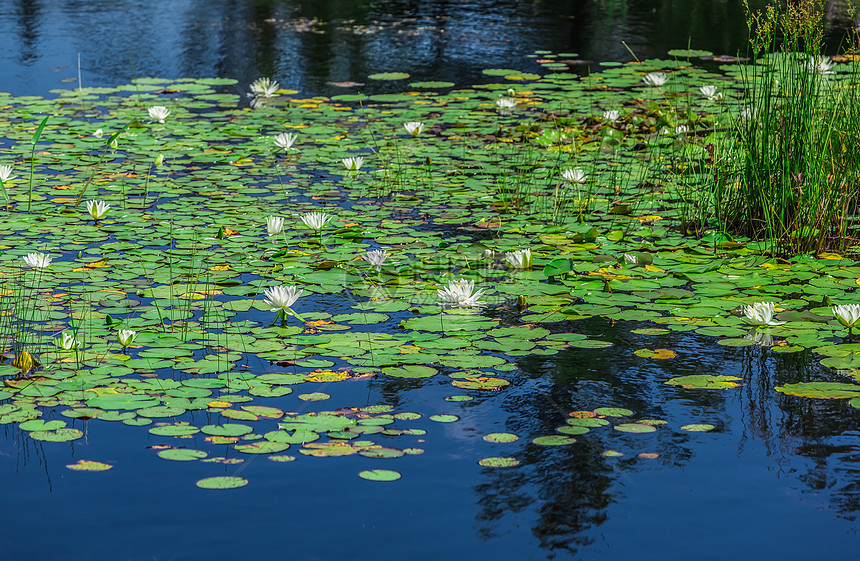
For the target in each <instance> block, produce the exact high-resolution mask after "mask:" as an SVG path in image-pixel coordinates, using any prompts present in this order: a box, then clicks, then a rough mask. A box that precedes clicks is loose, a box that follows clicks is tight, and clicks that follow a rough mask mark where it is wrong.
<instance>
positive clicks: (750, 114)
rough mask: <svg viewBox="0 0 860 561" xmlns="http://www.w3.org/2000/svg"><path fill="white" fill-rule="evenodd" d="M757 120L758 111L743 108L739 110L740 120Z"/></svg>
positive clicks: (753, 108) (752, 108)
mask: <svg viewBox="0 0 860 561" xmlns="http://www.w3.org/2000/svg"><path fill="white" fill-rule="evenodd" d="M757 118H758V109H756V108H755V107H745V108H744V109H742V110H741V119H743V120H744V121H750V120H752V119H757Z"/></svg>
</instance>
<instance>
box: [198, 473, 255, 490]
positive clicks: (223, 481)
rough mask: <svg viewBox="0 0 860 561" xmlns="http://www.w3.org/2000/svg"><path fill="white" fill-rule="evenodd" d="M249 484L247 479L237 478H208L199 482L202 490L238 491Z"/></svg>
mask: <svg viewBox="0 0 860 561" xmlns="http://www.w3.org/2000/svg"><path fill="white" fill-rule="evenodd" d="M247 484H248V480H247V479H245V478H244V477H235V476H219V477H207V478H205V479H201V480H200V481H198V482H197V486H198V487H200V488H201V489H238V488H239V487H244V486H245V485H247Z"/></svg>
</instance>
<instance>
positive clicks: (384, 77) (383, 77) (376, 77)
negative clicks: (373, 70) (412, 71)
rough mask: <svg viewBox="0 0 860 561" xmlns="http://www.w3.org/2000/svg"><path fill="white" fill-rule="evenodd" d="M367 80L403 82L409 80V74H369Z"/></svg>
mask: <svg viewBox="0 0 860 561" xmlns="http://www.w3.org/2000/svg"><path fill="white" fill-rule="evenodd" d="M368 78H370V79H371V80H405V79H406V78H409V74H407V73H406V72H380V73H378V74H371V75H370V76H368Z"/></svg>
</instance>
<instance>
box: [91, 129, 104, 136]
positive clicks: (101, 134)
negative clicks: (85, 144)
mask: <svg viewBox="0 0 860 561" xmlns="http://www.w3.org/2000/svg"><path fill="white" fill-rule="evenodd" d="M104 135H105V131H103V130H102V129H96V132H94V133H93V136H94V137H96V138H101V137H103V136H104Z"/></svg>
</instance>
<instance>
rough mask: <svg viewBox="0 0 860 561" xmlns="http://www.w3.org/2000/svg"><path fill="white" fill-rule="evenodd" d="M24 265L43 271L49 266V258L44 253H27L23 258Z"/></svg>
mask: <svg viewBox="0 0 860 561" xmlns="http://www.w3.org/2000/svg"><path fill="white" fill-rule="evenodd" d="M24 263H26V264H27V266H28V267H30V268H32V269H44V268H45V267H47V266H48V265H50V264H51V258H50V257H48V255H47V254H45V253H28V254H27V255H25V256H24Z"/></svg>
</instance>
